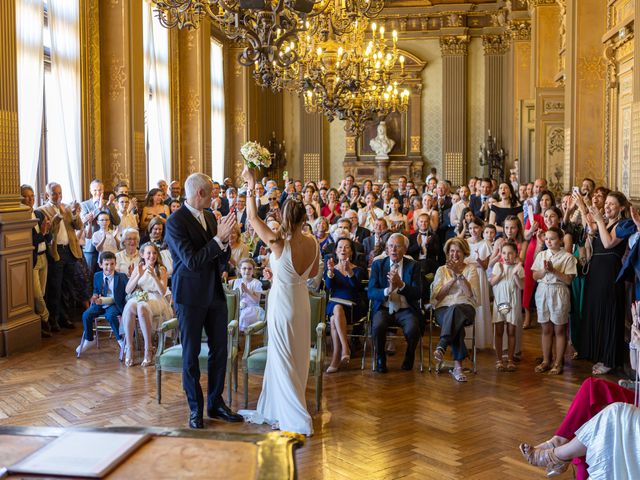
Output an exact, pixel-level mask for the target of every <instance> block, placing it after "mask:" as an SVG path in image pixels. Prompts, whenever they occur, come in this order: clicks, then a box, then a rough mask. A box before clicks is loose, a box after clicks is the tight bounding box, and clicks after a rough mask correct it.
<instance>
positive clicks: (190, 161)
mask: <svg viewBox="0 0 640 480" xmlns="http://www.w3.org/2000/svg"><path fill="white" fill-rule="evenodd" d="M196 163H197V162H196V158H195V157H194V156H193V155H189V156H188V157H187V174H188V175H191V174H192V173H196V172H197V171H198V168H197V165H196Z"/></svg>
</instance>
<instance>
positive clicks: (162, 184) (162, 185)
mask: <svg viewBox="0 0 640 480" xmlns="http://www.w3.org/2000/svg"><path fill="white" fill-rule="evenodd" d="M156 186H157V187H158V190H160V191H161V192H162V201H163V202H164V201H165V200H167V199H168V198H169V184H168V183H167V181H166V180H158V182H157V183H156Z"/></svg>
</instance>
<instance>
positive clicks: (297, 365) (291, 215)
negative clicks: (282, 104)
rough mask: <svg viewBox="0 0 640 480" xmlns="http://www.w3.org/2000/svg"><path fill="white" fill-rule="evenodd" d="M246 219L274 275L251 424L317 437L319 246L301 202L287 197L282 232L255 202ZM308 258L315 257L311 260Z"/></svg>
mask: <svg viewBox="0 0 640 480" xmlns="http://www.w3.org/2000/svg"><path fill="white" fill-rule="evenodd" d="M242 176H243V178H244V179H245V180H246V181H247V197H253V196H254V195H255V187H256V178H255V172H254V171H253V170H252V169H249V168H248V167H245V169H244V171H243V172H242ZM247 210H248V212H247V219H248V221H249V222H250V223H251V224H252V225H253V227H254V229H255V231H256V233H257V234H258V235H259V236H260V238H261V239H262V241H263V242H264V243H265V244H266V245H268V246H269V247H270V249H271V252H272V253H271V255H270V261H269V264H270V267H271V270H272V274H273V280H272V285H271V289H270V293H269V305H272V306H273V305H275V306H277V307H276V308H273V307H272V308H268V309H267V331H268V335H269V343H268V346H267V364H266V366H265V372H264V378H263V383H262V393H261V394H260V399H259V400H258V407H257V410H256V411H255V412H251V413H250V414H249V418H248V420H249V421H251V422H254V423H269V424H271V426H272V427H274V428H280V429H281V430H284V431H290V432H296V433H301V434H305V435H311V434H312V433H313V425H312V422H311V415H309V412H308V411H307V407H306V400H305V390H306V385H307V378H308V376H309V361H310V357H309V355H310V349H309V332H310V328H311V326H310V318H311V307H310V303H309V291H308V289H307V284H306V281H307V279H308V278H310V277H314V276H315V275H316V274H317V272H318V256H319V251H320V250H319V248H318V242H317V241H316V239H315V238H314V237H313V236H312V235H308V234H305V233H304V231H303V227H304V225H305V224H306V212H305V208H304V205H303V203H302V202H301V201H299V200H296V199H294V198H290V199H288V200H287V201H286V202H285V204H284V208H283V210H282V228H281V229H280V230H279V231H277V232H274V231H272V230H271V229H270V228H269V227H268V226H267V225H266V224H265V223H264V222H263V221H262V220H261V219H260V218H259V217H258V212H257V208H256V206H255V202H253V201H251V200H250V201H248V202H247ZM309 259H312V260H311V261H310V260H309Z"/></svg>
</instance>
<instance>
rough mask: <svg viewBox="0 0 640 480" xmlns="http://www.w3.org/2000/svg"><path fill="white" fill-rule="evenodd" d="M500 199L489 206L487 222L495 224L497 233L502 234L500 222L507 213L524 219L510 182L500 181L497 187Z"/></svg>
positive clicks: (521, 219)
mask: <svg viewBox="0 0 640 480" xmlns="http://www.w3.org/2000/svg"><path fill="white" fill-rule="evenodd" d="M498 194H499V195H500V200H498V201H497V202H494V203H493V204H492V205H491V207H490V213H489V223H490V224H492V225H495V227H496V230H497V231H498V233H500V234H502V224H503V223H504V219H505V218H507V217H508V216H509V215H516V216H517V217H518V218H519V219H520V221H521V222H522V221H524V216H523V213H522V205H520V202H518V199H517V198H516V194H515V192H514V190H513V187H512V186H511V184H510V183H506V182H504V183H501V184H500V186H499V187H498Z"/></svg>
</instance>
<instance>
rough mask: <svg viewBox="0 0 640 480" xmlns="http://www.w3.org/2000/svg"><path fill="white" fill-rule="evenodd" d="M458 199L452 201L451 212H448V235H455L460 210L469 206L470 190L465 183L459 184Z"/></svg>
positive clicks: (460, 215)
mask: <svg viewBox="0 0 640 480" xmlns="http://www.w3.org/2000/svg"><path fill="white" fill-rule="evenodd" d="M458 195H459V200H458V201H457V202H453V204H452V205H451V213H450V214H449V224H450V225H451V228H450V229H449V232H448V233H447V235H448V236H450V237H453V236H455V227H456V226H457V225H458V224H459V223H460V218H461V217H462V211H463V210H464V209H465V208H467V207H468V206H469V197H470V196H471V190H469V187H467V186H466V185H463V186H461V187H460V188H459V189H458Z"/></svg>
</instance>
